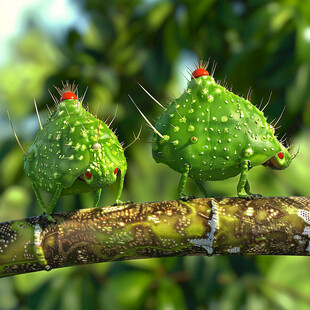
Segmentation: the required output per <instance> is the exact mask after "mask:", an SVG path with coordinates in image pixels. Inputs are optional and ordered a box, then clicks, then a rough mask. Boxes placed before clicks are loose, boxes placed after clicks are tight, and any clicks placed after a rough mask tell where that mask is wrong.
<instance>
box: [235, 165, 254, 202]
mask: <svg viewBox="0 0 310 310" xmlns="http://www.w3.org/2000/svg"><path fill="white" fill-rule="evenodd" d="M248 170H249V161H248V160H245V161H243V162H242V163H241V175H240V180H239V183H238V186H237V194H238V196H239V197H244V198H251V196H250V195H248V194H247V192H246V190H245V185H246V182H247V179H246V175H247V173H248Z"/></svg>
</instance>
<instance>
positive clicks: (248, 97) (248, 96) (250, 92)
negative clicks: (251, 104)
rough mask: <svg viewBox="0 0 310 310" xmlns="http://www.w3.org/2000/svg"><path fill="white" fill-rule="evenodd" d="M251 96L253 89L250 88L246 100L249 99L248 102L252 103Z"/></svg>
mask: <svg viewBox="0 0 310 310" xmlns="http://www.w3.org/2000/svg"><path fill="white" fill-rule="evenodd" d="M251 96H252V87H251V86H250V88H249V91H248V94H247V95H246V99H247V100H248V101H251Z"/></svg>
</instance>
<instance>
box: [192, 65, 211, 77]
mask: <svg viewBox="0 0 310 310" xmlns="http://www.w3.org/2000/svg"><path fill="white" fill-rule="evenodd" d="M203 75H209V72H208V71H207V70H205V69H203V68H198V69H196V70H195V71H194V72H193V73H192V79H194V78H195V79H196V78H198V77H200V76H203Z"/></svg>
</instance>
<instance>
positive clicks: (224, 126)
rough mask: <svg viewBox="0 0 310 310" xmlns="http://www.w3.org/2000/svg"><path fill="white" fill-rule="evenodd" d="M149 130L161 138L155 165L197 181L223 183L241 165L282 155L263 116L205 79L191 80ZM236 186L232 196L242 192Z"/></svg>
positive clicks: (239, 170)
mask: <svg viewBox="0 0 310 310" xmlns="http://www.w3.org/2000/svg"><path fill="white" fill-rule="evenodd" d="M155 128H156V129H157V130H158V132H159V133H161V135H163V136H164V138H162V137H160V136H158V135H156V134H155V135H154V139H155V140H154V143H153V157H154V159H155V160H156V162H160V163H164V164H166V165H168V166H169V167H170V168H172V169H173V170H175V171H177V172H180V173H182V174H184V173H185V174H186V171H187V172H188V173H187V175H188V176H189V177H191V178H193V179H195V180H197V181H204V180H212V181H217V180H224V179H227V178H230V177H233V176H236V175H238V174H239V173H242V172H243V171H242V169H245V168H244V167H245V166H246V165H247V166H248V168H247V169H249V168H251V167H254V166H257V165H261V164H263V163H265V162H266V161H267V160H268V159H270V158H271V157H273V156H275V155H276V154H277V153H279V152H285V155H287V154H286V153H287V150H286V148H285V147H284V146H283V145H282V144H281V143H280V142H279V141H278V140H277V138H276V137H275V135H274V129H273V127H272V126H271V125H270V124H268V123H267V120H266V118H265V116H264V114H263V112H261V111H259V110H258V109H257V108H256V107H255V106H254V105H253V104H251V102H249V101H248V100H245V99H243V98H241V97H239V96H237V95H235V94H234V93H232V92H230V91H228V90H227V89H226V88H224V87H222V86H221V85H219V84H217V83H216V82H215V81H214V79H213V77H211V76H201V77H198V78H197V79H193V80H191V81H190V82H189V83H188V87H187V89H186V90H185V91H184V93H183V94H182V95H181V96H180V97H179V98H177V99H176V100H175V101H174V102H172V103H171V104H170V105H169V106H168V107H167V109H166V111H165V112H164V113H163V114H162V115H161V116H160V118H159V119H158V121H157V122H156V124H155ZM286 160H287V158H286ZM242 166H244V167H243V168H242ZM245 180H246V179H245ZM241 187H243V188H242V189H241V190H240V189H239V190H238V194H239V192H240V193H241V192H244V191H243V190H244V185H243V186H241ZM240 196H242V193H241V194H240Z"/></svg>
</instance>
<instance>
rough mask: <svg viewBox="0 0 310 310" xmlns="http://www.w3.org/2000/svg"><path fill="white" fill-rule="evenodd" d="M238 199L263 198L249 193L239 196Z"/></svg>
mask: <svg viewBox="0 0 310 310" xmlns="http://www.w3.org/2000/svg"><path fill="white" fill-rule="evenodd" d="M238 197H240V198H245V199H248V200H252V199H254V198H258V197H262V195H260V194H252V193H249V194H238Z"/></svg>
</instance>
